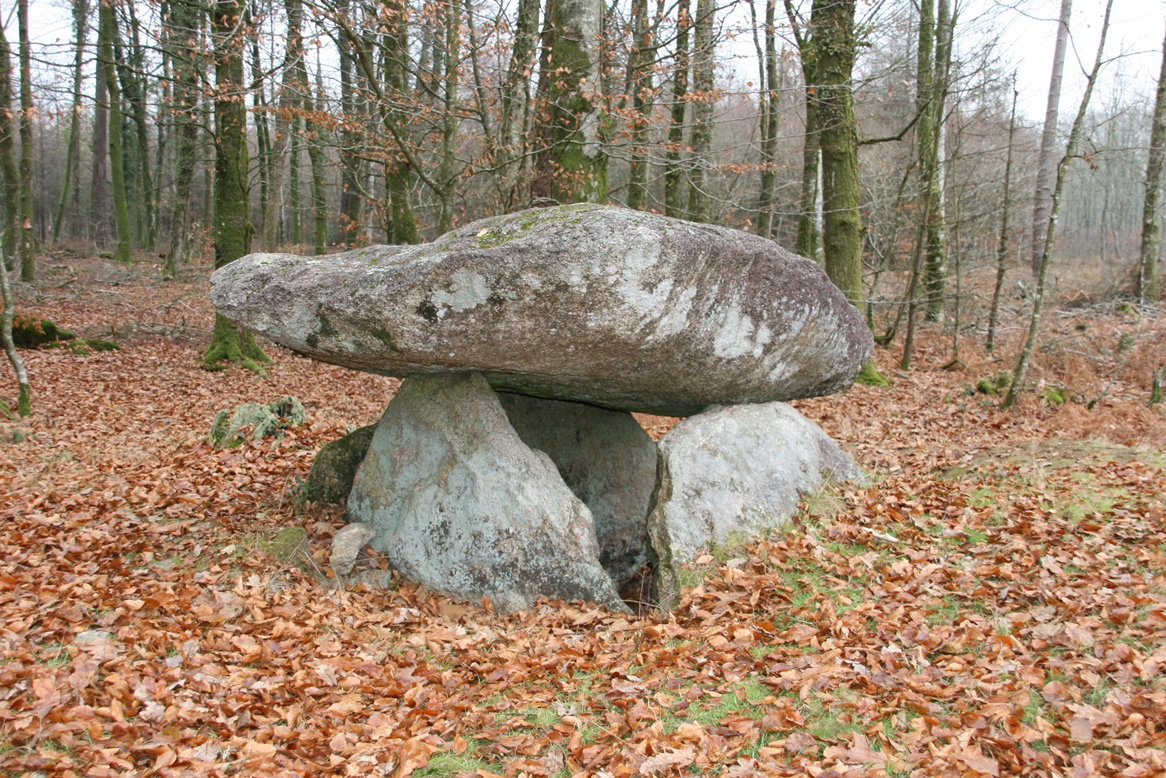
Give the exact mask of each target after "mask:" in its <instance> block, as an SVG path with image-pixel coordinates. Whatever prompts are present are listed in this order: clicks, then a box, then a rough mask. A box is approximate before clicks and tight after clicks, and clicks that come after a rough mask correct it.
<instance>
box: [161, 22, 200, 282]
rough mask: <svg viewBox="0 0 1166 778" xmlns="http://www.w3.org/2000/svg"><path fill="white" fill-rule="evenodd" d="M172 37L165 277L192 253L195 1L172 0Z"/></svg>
mask: <svg viewBox="0 0 1166 778" xmlns="http://www.w3.org/2000/svg"><path fill="white" fill-rule="evenodd" d="M170 27H171V29H170V35H169V37H170V39H171V40H172V41H173V42H174V46H173V49H174V51H173V54H172V60H171V61H172V63H173V65H172V67H173V73H174V83H173V85H172V88H171V96H172V97H171V100H172V103H171V106H170V115H171V116H172V117H173V121H174V124H175V125H176V133H175V134H176V137H177V143H176V148H175V151H174V205H173V207H172V208H171V211H170V246H169V249H168V250H167V252H166V262H165V265H164V266H163V272H162V275H163V277H164V278H175V277H177V275H178V264H179V263H180V262H186V261H187V260H188V259H189V254H190V245H189V242H190V234H189V233H190V203H189V200H190V189H191V186H190V185H191V182H192V180H193V178H194V169H195V166H196V165H197V164H198V156H199V154H198V124H199V121H198V119H199V117H198V70H197V62H196V60H195V57H196V53H195V52H197V51H198V50H199V46H198V40H199V38H200V37H201V30H202V12H201V9H200V7H199V6H198V5H197V4H196V3H195V2H194V0H171V2H170Z"/></svg>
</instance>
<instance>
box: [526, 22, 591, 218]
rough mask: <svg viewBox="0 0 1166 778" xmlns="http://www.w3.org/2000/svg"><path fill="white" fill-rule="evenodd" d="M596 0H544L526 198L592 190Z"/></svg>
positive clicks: (577, 197)
mask: <svg viewBox="0 0 1166 778" xmlns="http://www.w3.org/2000/svg"><path fill="white" fill-rule="evenodd" d="M602 13H603V3H602V0H547V7H546V17H545V21H544V24H543V40H542V57H541V60H540V64H539V81H538V95H539V106H538V115H539V127H538V137H539V141H540V148H539V149H538V151H537V156H536V159H535V169H534V180H533V182H532V184H531V197H532V198H533V199H534V200H535V201H537V202H541V203H542V204H549V203H577V202H586V201H589V200H594V199H595V198H596V195H597V183H598V175H597V173H598V166H597V164H596V159H595V157H596V146H597V143H596V137H595V117H594V116H593V115H592V111H593V106H592V104H591V99H590V93H591V92H592V91H594V88H595V85H596V84H597V83H598V82H597V78H598V76H599V72H598V71H599V68H598V67H597V60H598V58H597V56H596V54H597V50H596V44H597V38H598V36H599V26H600V21H601V18H602Z"/></svg>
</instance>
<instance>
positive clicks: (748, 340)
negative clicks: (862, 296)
mask: <svg viewBox="0 0 1166 778" xmlns="http://www.w3.org/2000/svg"><path fill="white" fill-rule="evenodd" d="M211 299H212V300H213V302H214V304H215V307H216V308H217V309H218V311H219V312H220V313H221V314H223V315H224V316H226V317H227V318H229V319H231V320H233V321H235V322H237V323H239V324H241V325H243V326H245V327H248V328H249V329H252V330H254V331H256V332H258V333H261V334H263V335H266V336H268V337H270V338H271V339H273V340H275V341H276V342H277V343H280V344H282V345H284V346H287V347H289V348H291V349H294V350H296V351H298V352H301V353H303V354H306V355H308V356H311V357H313V358H316V359H319V360H322V361H325V362H332V363H335V364H338V365H343V366H345V367H349V368H353V369H357V370H366V371H370V372H374V373H381V374H385V375H393V376H416V375H425V374H435V373H446V372H457V371H478V372H481V373H482V375H484V376H485V377H486V379H487V380H488V381H489V382H490V384H491V385H492V386H493V387H494V388H495V389H498V390H502V391H509V392H516V393H519V394H527V395H532V396H536V397H545V398H553V399H560V400H570V401H576V402H584V403H589V404H593V405H600V406H605V407H608V408H615V409H620V410H630V411H644V412H649V413H657V414H662V415H671V416H687V415H691V414H693V413H696V412H698V411H701V410H703V409H704V408H706V407H708V406H710V405H713V404H733V403H757V402H768V401H773V400H788V399H793V398H798V397H810V396H816V395H824V394H829V393H831V392H836V391H838V390H840V389H842V388H844V387H846V386H848V385H849V384H850V383H851V381H852V380H853V379H854V376H855V375H856V374H857V373H858V371H859V369H860V368H861V367H862V365H863V363H864V362H866V360H867V359H868V358H869V356H870V353H871V349H872V346H873V343H872V339H871V334H870V332H869V330H868V329H867V327H866V325H865V323H864V322H863V320H862V316H861V315H860V314H859V312H858V311H857V310H856V309H855V308H854V306H852V305H851V304H850V303H849V302H848V301H847V300H846V298H845V296H843V294H842V293H841V292H840V291H839V290H838V289H837V288H836V287H835V286H834V285H833V284H831V283H830V281H829V279H827V277H826V275H825V273H823V272H822V270H821V269H819V268H818V267H817V266H816V265H815V264H814V263H813V262H811V261H809V260H808V259H805V258H802V257H799V256H796V255H794V254H792V253H790V252H788V251H785V250H784V249H782V248H780V247H779V246H777V245H776V244H775V243H773V241H770V240H765V239H762V238H759V237H757V236H755V235H749V234H747V233H744V232H740V231H738V230H733V229H729V228H725V227H717V226H712V225H705V224H695V223H691V222H685V221H680V220H676V219H669V218H665V217H663V216H658V215H654V214H649V213H643V212H639V211H631V210H627V209H621V208H616V207H607V206H598V205H590V204H579V205H570V206H560V207H556V208H547V209H538V210H531V211H523V212H520V213H516V214H511V215H508V216H500V217H495V218H490V219H484V220H481V221H477V222H474V223H472V224H470V225H468V226H466V227H462V228H460V229H458V230H454V231H453V232H450V233H447V234H446V235H443V236H442V237H441V238H439V239H438V240H436V241H435V242H433V243H431V244H427V245H420V246H409V247H404V248H402V247H387V246H380V247H371V248H365V249H358V250H356V251H350V252H347V253H344V254H336V255H332V256H326V257H300V256H294V255H290V254H251V255H248V256H246V257H243V258H241V259H238V260H236V261H234V262H232V263H230V264H229V265H227V266H225V267H223V268H220V269H219V270H216V271H215V272H214V274H213V275H212V277H211Z"/></svg>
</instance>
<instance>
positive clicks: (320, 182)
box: [304, 70, 328, 256]
mask: <svg viewBox="0 0 1166 778" xmlns="http://www.w3.org/2000/svg"><path fill="white" fill-rule="evenodd" d="M304 103H305V104H306V105H307V106H308V109H309V116H312V115H319V114H321V113H322V112H323V111H324V84H323V81H322V80H321V77H320V72H319V70H317V71H316V95H315V97H313V96H312V93H311V92H310V91H306V92H305V94H304ZM304 124H305V128H306V129H307V142H308V161H309V162H310V163H311V165H312V216H313V223H314V224H315V229H314V230H313V231H312V235H313V238H314V240H313V244H314V249H313V252H314V253H315V254H316V256H322V255H324V254H326V253H328V196H327V192H326V191H325V189H324V165H325V164H326V160H325V159H324V127H323V125H321V124H320V123H319V122H318V121H316V120H315V119H308V120H307V121H306V122H305V123H304Z"/></svg>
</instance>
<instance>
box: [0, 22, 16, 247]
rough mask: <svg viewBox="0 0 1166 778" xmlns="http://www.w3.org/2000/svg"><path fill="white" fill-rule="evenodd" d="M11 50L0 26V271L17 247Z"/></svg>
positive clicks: (14, 114) (14, 127) (14, 123)
mask: <svg viewBox="0 0 1166 778" xmlns="http://www.w3.org/2000/svg"><path fill="white" fill-rule="evenodd" d="M11 73H12V48H11V47H10V46H9V45H8V38H7V36H5V34H4V25H2V24H0V178H2V179H3V186H4V236H3V246H2V248H3V251H4V263H3V267H4V268H12V267H15V263H16V262H17V260H18V258H19V252H18V247H19V244H20V228H19V222H18V219H19V217H20V173H19V171H18V168H17V165H16V132H17V130H16V122H15V120H14V117H15V116H16V112H15V111H13V110H12V75H11Z"/></svg>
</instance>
